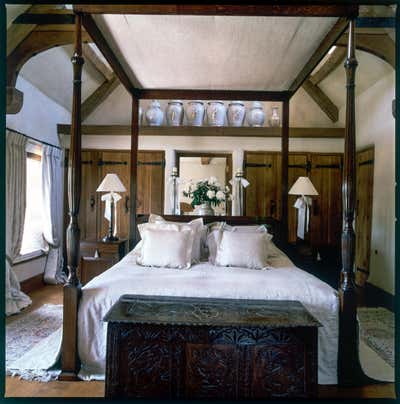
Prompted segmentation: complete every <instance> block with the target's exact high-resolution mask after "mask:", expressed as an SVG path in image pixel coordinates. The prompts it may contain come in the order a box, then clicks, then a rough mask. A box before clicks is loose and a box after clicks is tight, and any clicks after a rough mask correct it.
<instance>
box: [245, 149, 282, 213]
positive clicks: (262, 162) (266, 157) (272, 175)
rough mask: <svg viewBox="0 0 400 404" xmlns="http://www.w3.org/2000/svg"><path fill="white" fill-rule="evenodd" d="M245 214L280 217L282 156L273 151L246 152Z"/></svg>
mask: <svg viewBox="0 0 400 404" xmlns="http://www.w3.org/2000/svg"><path fill="white" fill-rule="evenodd" d="M244 167H245V178H247V180H248V181H249V182H250V185H249V186H248V187H247V188H246V191H245V198H246V200H245V215H246V216H263V217H269V216H270V217H273V218H276V219H279V218H280V199H281V198H280V182H281V156H280V153H273V152H270V153H268V152H246V153H245V163H244Z"/></svg>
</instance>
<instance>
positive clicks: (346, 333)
mask: <svg viewBox="0 0 400 404" xmlns="http://www.w3.org/2000/svg"><path fill="white" fill-rule="evenodd" d="M354 28H355V20H353V19H352V20H351V21H350V24H349V35H348V45H347V58H346V61H345V64H344V67H345V69H346V87H347V99H346V128H345V146H344V167H343V185H342V192H343V232H342V271H341V283H340V288H339V298H340V313H339V353H338V382H339V384H340V385H344V386H354V385H362V384H365V383H366V382H367V381H372V380H371V379H369V378H367V376H366V375H365V374H364V372H363V370H362V368H361V364H360V359H359V350H358V349H359V341H358V322H357V295H356V286H355V281H354V257H355V247H356V245H355V232H354V227H353V220H354V209H355V199H356V121H355V91H354V90H355V73H356V69H357V65H358V63H357V60H356V57H355V43H354Z"/></svg>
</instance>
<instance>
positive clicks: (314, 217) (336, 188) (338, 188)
mask: <svg viewBox="0 0 400 404" xmlns="http://www.w3.org/2000/svg"><path fill="white" fill-rule="evenodd" d="M310 179H311V181H312V183H313V184H314V186H315V188H316V189H317V191H318V193H319V195H318V196H316V197H314V198H313V206H312V213H311V218H310V239H311V244H312V245H313V246H314V247H318V246H327V245H329V246H335V247H338V246H339V245H340V240H341V231H342V156H340V155H337V154H311V172H310Z"/></svg>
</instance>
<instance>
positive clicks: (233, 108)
mask: <svg viewBox="0 0 400 404" xmlns="http://www.w3.org/2000/svg"><path fill="white" fill-rule="evenodd" d="M245 115H246V108H245V106H244V103H243V102H242V101H232V102H231V103H230V104H229V107H228V113H227V116H228V124H229V126H242V125H243V121H244V117H245Z"/></svg>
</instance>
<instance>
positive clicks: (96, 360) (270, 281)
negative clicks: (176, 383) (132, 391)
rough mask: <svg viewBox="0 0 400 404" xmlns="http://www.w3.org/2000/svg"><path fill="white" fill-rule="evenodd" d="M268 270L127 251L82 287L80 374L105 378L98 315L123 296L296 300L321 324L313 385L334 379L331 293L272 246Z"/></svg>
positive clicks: (102, 334) (335, 324)
mask: <svg viewBox="0 0 400 404" xmlns="http://www.w3.org/2000/svg"><path fill="white" fill-rule="evenodd" d="M274 249H275V254H274V258H271V260H270V261H271V262H270V264H271V268H270V269H268V270H254V269H246V268H228V267H216V266H213V265H211V264H209V263H208V262H204V263H200V264H196V265H193V266H192V267H191V268H190V269H189V270H184V269H170V268H149V267H143V266H139V265H137V264H136V257H135V255H134V254H133V253H130V254H128V255H127V256H126V257H125V258H124V259H123V260H121V261H120V262H119V263H118V264H116V265H114V266H113V267H112V268H110V269H109V270H108V271H106V272H104V273H103V274H101V275H100V276H97V277H96V278H94V279H92V280H91V281H90V282H89V283H88V284H87V285H85V286H84V287H83V289H82V299H81V302H80V307H79V322H78V349H79V356H80V359H81V362H82V367H81V371H80V373H79V376H80V377H81V378H82V379H85V380H91V379H99V380H104V375H105V358H106V332H107V324H106V323H104V322H103V317H104V316H105V314H106V313H107V311H108V310H109V309H110V308H111V306H112V305H113V304H114V303H116V302H117V300H118V299H119V297H120V296H121V295H123V294H141V295H165V296H191V297H214V298H218V297H221V298H234V299H270V300H272V299H275V300H299V301H300V302H302V303H303V305H304V306H305V307H306V308H307V309H308V311H309V312H310V313H311V314H312V315H314V317H315V318H317V319H318V320H319V322H320V323H321V324H322V325H323V326H322V327H320V328H319V331H318V332H319V338H318V344H319V345H318V383H319V384H336V383H337V374H336V368H337V349H338V310H339V302H338V296H337V293H336V291H335V290H334V289H333V288H331V287H330V286H329V285H328V284H326V283H324V282H322V281H321V280H319V279H318V278H316V277H315V276H313V275H311V274H309V273H307V272H305V271H302V270H300V269H299V268H296V267H295V266H294V265H293V263H292V262H291V261H290V260H289V258H288V257H287V256H286V255H285V254H283V252H281V251H280V250H279V249H278V248H276V247H274Z"/></svg>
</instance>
